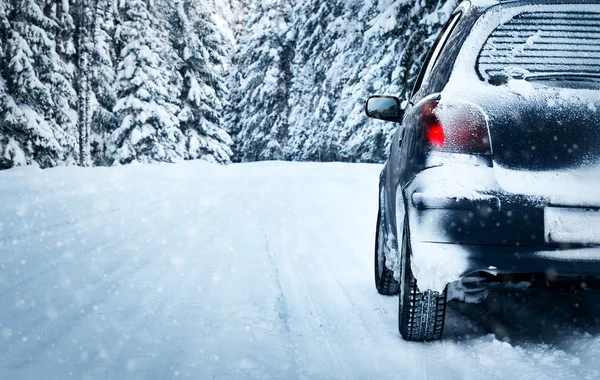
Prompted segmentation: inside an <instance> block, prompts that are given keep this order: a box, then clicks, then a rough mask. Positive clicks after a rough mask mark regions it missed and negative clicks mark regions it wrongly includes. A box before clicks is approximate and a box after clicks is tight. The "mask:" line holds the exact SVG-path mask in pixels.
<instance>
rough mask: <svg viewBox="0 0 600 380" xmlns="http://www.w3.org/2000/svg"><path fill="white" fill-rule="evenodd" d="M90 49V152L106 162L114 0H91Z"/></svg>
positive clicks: (111, 117)
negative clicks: (91, 111) (93, 4)
mask: <svg viewBox="0 0 600 380" xmlns="http://www.w3.org/2000/svg"><path fill="white" fill-rule="evenodd" d="M93 3H95V9H94V11H93V19H92V30H93V45H92V48H91V51H90V74H91V77H90V85H91V89H92V99H91V102H92V108H93V115H92V124H91V128H90V133H91V135H90V146H91V156H92V159H93V162H94V163H95V164H96V165H105V164H107V163H108V161H107V160H108V157H107V152H106V144H107V140H108V138H109V136H110V134H111V132H112V131H114V130H115V129H116V128H117V118H116V117H115V114H114V113H113V108H114V106H115V104H116V94H115V82H116V72H115V68H116V67H115V61H116V57H115V43H114V39H113V37H114V34H115V29H116V25H115V12H116V9H115V8H114V0H94V2H93Z"/></svg>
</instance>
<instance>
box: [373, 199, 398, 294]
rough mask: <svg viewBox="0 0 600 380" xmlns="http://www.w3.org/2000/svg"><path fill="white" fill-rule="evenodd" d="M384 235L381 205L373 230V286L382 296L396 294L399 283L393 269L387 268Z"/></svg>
mask: <svg viewBox="0 0 600 380" xmlns="http://www.w3.org/2000/svg"><path fill="white" fill-rule="evenodd" d="M385 249H386V248H385V235H384V229H383V218H382V215H381V206H380V207H379V212H378V213H377V229H376V232H375V287H376V288H377V292H379V294H381V295H384V296H394V295H396V294H398V291H399V289H400V284H399V283H398V281H396V280H395V279H394V271H392V270H390V269H388V267H387V266H386V262H387V261H386V258H385Z"/></svg>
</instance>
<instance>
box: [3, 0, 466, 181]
mask: <svg viewBox="0 0 600 380" xmlns="http://www.w3.org/2000/svg"><path fill="white" fill-rule="evenodd" d="M456 3H457V1H455V0H306V1H300V0H287V1H285V0H3V1H0V169H4V168H10V167H13V166H17V165H38V166H40V167H52V166H56V165H65V164H66V165H81V166H91V165H115V164H127V163H130V162H134V161H137V162H177V161H181V160H193V159H201V160H205V161H209V162H217V163H229V162H231V161H255V160H299V161H350V162H354V161H360V162H379V161H382V160H384V159H385V156H386V152H387V145H388V143H389V141H388V139H389V136H390V131H391V129H392V128H393V127H394V125H393V124H390V123H382V122H374V121H367V119H366V117H365V116H363V113H362V109H363V105H364V101H365V99H366V97H367V96H369V95H371V94H374V93H388V94H395V95H398V96H400V97H401V98H402V99H404V100H405V99H406V98H407V96H408V94H409V92H410V88H411V85H412V82H413V81H414V79H415V77H416V75H417V71H418V68H419V62H420V61H421V60H422V59H423V57H424V54H425V53H426V50H427V48H428V47H429V46H430V45H431V43H432V42H433V40H434V38H435V34H436V32H437V30H438V29H439V27H440V25H441V24H442V23H443V22H445V20H446V19H447V17H448V15H449V13H450V12H451V11H452V9H453V8H454V6H455V5H456Z"/></svg>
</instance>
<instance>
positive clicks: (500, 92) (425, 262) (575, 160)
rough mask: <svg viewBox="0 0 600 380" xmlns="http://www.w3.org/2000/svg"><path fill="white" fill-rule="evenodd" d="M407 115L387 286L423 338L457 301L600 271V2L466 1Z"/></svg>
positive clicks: (383, 205)
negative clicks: (496, 290)
mask: <svg viewBox="0 0 600 380" xmlns="http://www.w3.org/2000/svg"><path fill="white" fill-rule="evenodd" d="M366 114H367V116H369V117H371V118H375V119H379V120H384V121H389V122H396V123H398V127H397V128H396V129H395V132H394V134H393V136H392V138H391V143H390V145H391V147H390V153H389V158H388V160H387V162H386V163H385V165H384V168H383V170H382V172H381V175H380V178H379V209H378V216H377V224H376V237H375V271H374V272H375V285H376V288H377V291H378V292H379V293H380V294H383V295H395V294H398V295H399V297H398V298H399V313H398V328H399V331H400V333H401V335H402V337H403V338H404V339H406V340H411V341H431V340H437V339H440V338H441V337H442V334H443V330H444V320H445V314H446V304H447V302H448V301H449V300H451V299H455V300H459V301H467V302H471V301H472V302H477V301H480V300H481V299H483V298H485V296H486V294H487V292H488V290H489V289H494V288H495V287H497V288H511V287H512V288H519V289H521V288H526V287H528V286H533V285H535V284H536V283H540V284H543V283H545V282H547V281H550V280H564V281H570V283H572V284H575V285H574V286H576V287H577V288H578V289H580V290H581V289H585V288H586V287H587V284H588V283H590V282H591V281H594V280H597V279H598V278H600V4H598V2H597V1H582V0H562V1H557V0H554V1H553V0H550V1H549V0H543V1H542V0H526V1H494V0H472V1H465V2H463V3H461V4H460V5H459V6H458V8H457V9H456V10H455V11H454V12H453V13H452V14H451V16H450V18H449V21H448V22H447V23H446V24H445V26H443V28H442V29H441V31H440V33H439V35H438V37H437V40H436V41H435V43H434V44H433V47H432V48H431V50H430V51H429V53H428V55H427V57H426V59H425V61H424V63H423V66H422V68H421V71H420V74H419V76H418V79H417V80H416V83H415V85H414V89H413V91H412V95H411V97H410V99H409V101H407V104H402V103H401V101H400V100H399V99H398V98H397V97H394V96H373V97H370V98H369V99H368V100H367V102H366Z"/></svg>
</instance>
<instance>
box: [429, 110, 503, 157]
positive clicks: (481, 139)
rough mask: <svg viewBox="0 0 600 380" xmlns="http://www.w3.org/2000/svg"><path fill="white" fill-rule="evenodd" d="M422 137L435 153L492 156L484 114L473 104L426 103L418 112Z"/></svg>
mask: <svg viewBox="0 0 600 380" xmlns="http://www.w3.org/2000/svg"><path fill="white" fill-rule="evenodd" d="M421 135H422V136H423V139H424V140H425V143H426V144H427V145H428V146H430V147H431V148H432V149H435V150H441V151H446V152H455V153H472V154H487V155H489V154H491V148H490V138H489V133H488V127H487V121H486V118H485V115H484V113H483V111H482V110H481V109H480V108H478V107H476V106H475V105H472V104H468V103H466V104H441V105H440V104H439V103H438V102H437V101H432V102H428V103H426V104H425V105H424V106H423V109H422V110H421Z"/></svg>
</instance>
